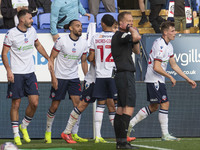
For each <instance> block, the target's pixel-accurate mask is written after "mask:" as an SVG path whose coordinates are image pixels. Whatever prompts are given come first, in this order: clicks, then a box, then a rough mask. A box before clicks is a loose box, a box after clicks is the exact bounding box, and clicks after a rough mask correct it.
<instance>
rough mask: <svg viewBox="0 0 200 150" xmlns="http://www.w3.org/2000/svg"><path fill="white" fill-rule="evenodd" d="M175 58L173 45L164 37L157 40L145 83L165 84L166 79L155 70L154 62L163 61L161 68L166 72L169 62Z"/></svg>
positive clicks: (151, 54) (152, 50) (150, 57)
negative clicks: (171, 58)
mask: <svg viewBox="0 0 200 150" xmlns="http://www.w3.org/2000/svg"><path fill="white" fill-rule="evenodd" d="M173 56H174V52H173V46H172V44H171V43H170V42H169V43H168V44H167V43H166V42H165V40H164V39H163V38H162V37H160V38H158V39H156V40H155V41H154V43H153V46H152V49H151V52H150V54H149V62H148V67H147V73H146V76H145V82H147V83H155V82H158V81H160V82H161V83H165V77H164V76H162V75H161V74H159V73H157V72H155V71H154V70H153V66H154V61H155V60H158V61H161V62H162V63H161V67H162V68H163V70H165V71H166V69H167V64H168V61H169V59H170V57H173Z"/></svg>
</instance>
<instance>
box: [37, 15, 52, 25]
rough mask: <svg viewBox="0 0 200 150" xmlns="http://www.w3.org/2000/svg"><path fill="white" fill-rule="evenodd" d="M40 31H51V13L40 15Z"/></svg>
mask: <svg viewBox="0 0 200 150" xmlns="http://www.w3.org/2000/svg"><path fill="white" fill-rule="evenodd" d="M39 23H40V29H50V13H44V14H40V15H39Z"/></svg>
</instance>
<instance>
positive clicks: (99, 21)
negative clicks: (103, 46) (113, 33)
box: [96, 12, 118, 31]
mask: <svg viewBox="0 0 200 150" xmlns="http://www.w3.org/2000/svg"><path fill="white" fill-rule="evenodd" d="M105 14H110V15H112V16H113V17H114V18H115V20H117V16H118V13H108V12H107V13H100V14H98V15H97V16H96V22H97V31H101V30H102V27H101V18H102V17H103V16H104V15H105Z"/></svg>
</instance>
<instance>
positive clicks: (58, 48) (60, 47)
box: [53, 37, 62, 52]
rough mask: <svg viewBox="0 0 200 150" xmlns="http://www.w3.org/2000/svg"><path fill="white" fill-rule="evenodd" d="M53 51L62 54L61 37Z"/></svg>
mask: <svg viewBox="0 0 200 150" xmlns="http://www.w3.org/2000/svg"><path fill="white" fill-rule="evenodd" d="M53 49H54V50H55V51H57V52H60V51H61V50H62V40H61V37H59V38H58V39H57V40H56V42H55V43H54V46H53Z"/></svg>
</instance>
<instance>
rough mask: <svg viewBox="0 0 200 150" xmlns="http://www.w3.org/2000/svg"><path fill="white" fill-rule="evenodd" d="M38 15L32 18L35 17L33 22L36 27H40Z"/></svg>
mask: <svg viewBox="0 0 200 150" xmlns="http://www.w3.org/2000/svg"><path fill="white" fill-rule="evenodd" d="M37 17H38V16H37V15H35V16H34V17H33V18H32V19H33V24H32V26H33V27H34V28H35V29H38V18H37Z"/></svg>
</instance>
